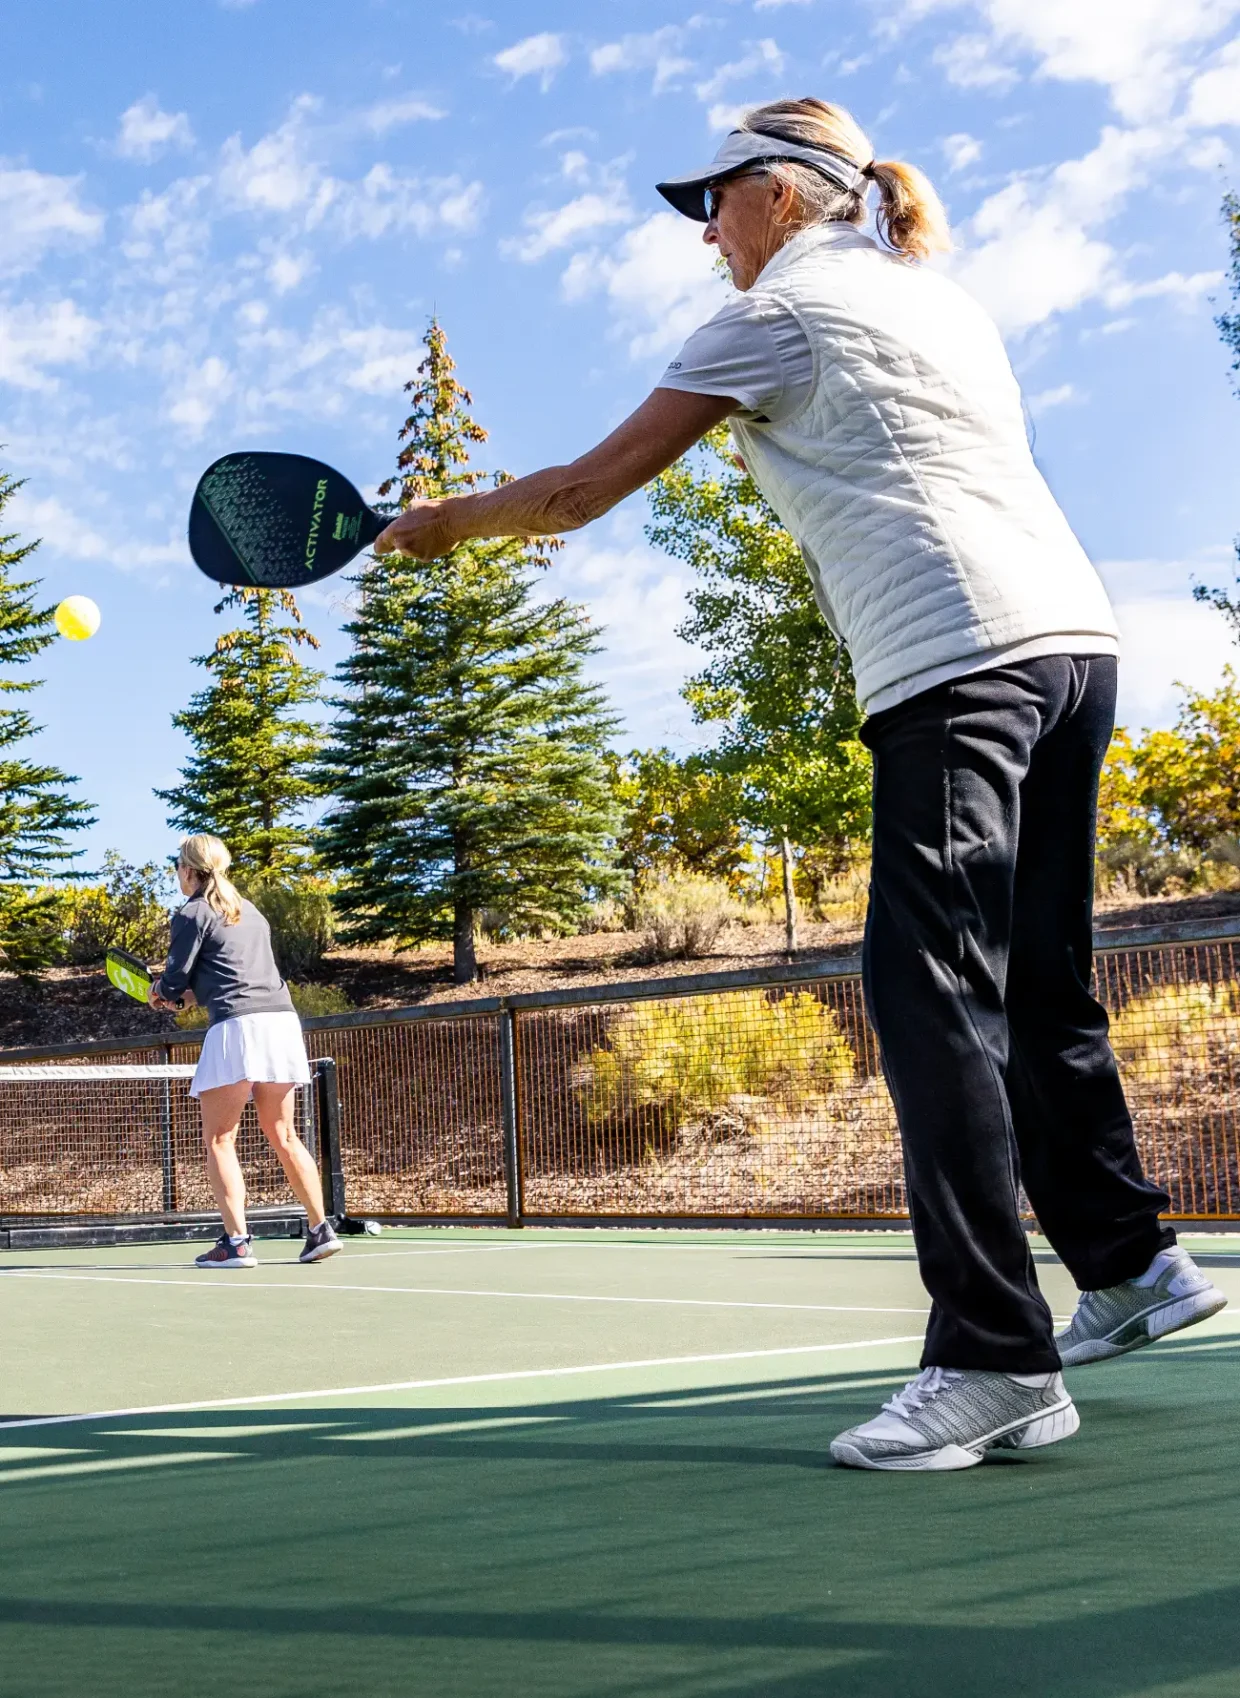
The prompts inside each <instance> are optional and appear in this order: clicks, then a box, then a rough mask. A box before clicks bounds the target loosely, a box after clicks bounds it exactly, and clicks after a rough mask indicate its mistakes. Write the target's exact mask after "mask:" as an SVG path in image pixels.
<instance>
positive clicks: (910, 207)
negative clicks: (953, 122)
mask: <svg viewBox="0 0 1240 1698" xmlns="http://www.w3.org/2000/svg"><path fill="white" fill-rule="evenodd" d="M739 127H740V128H741V129H742V130H747V131H749V132H751V133H752V134H754V135H759V136H774V137H775V138H776V139H777V140H779V141H789V142H800V143H801V144H802V146H808V147H825V148H830V150H831V152H832V153H838V154H842V155H843V157H844V158H845V159H847V160H850V161H851V162H852V164H854V165H855V166H856V167H857V169H858V170H859V171H861V172H862V173H863V174H864V176H865V177H866V178H868V179H869V180H870V181H871V182H873V183H874V184H875V186H876V187H877V189H878V193H879V206H878V210H877V212H876V214H875V222H876V224H877V225H878V233H879V235H880V237H881V238H882V240H883V241H884V242H885V243H886V244H887V246H888V247H889V248H891V249H892V251H893V252H895V253H898V254H903V255H904V256H905V258H906V259H925V258H927V256H928V255H930V254H932V253H946V252H947V250H948V249H949V248H950V247H951V245H952V240H951V231H950V230H949V228H948V224H947V214H946V213H945V212H944V211H943V203H942V202H941V201H940V200H939V197H938V195H937V194H936V193H935V192H934V188H933V186H932V184H931V182H930V179H929V178H928V177H927V176H925V174H924V173H923V172H921V171H919V170H918V169H917V167H916V166H915V165H904V164H901V163H900V162H899V161H898V160H892V159H885V160H881V161H880V160H877V159H875V157H874V150H873V149H872V148H871V146H870V141H869V137H868V136H867V135H866V133H865V131H864V130H863V129H862V128H861V126H860V124H858V122H857V120H856V119H855V118H854V117H853V115H852V113H851V112H849V111H848V110H847V109H846V108H845V107H843V106H832V105H830V104H829V103H828V102H827V101H825V100H815V99H814V98H813V96H812V95H807V96H806V98H805V99H804V100H772V101H770V102H769V103H768V104H767V105H766V106H755V107H754V108H753V110H752V111H750V112H746V113H745V115H744V117H743V118H741V119H740V125H739ZM764 169H765V170H766V171H768V172H769V173H770V174H771V175H772V176H773V177H776V178H777V179H779V180H780V181H782V182H786V183H788V185H789V186H790V187H791V188H794V189H795V190H796V192H797V194H798V196H799V197H800V201H801V206H802V210H803V212H804V213H805V215H806V216H805V222H806V223H807V224H823V223H831V222H837V221H842V222H843V223H845V224H862V223H864V221H865V185H864V184H863V185H862V186H861V188H859V189H842V188H840V186H839V185H838V184H837V183H832V182H829V181H828V180H827V178H826V177H824V176H822V174H821V173H820V172H818V171H815V170H814V168H813V166H812V165H802V164H799V163H798V162H797V161H796V160H792V159H781V160H775V161H772V162H771V163H770V164H768V165H766V166H765V167H764Z"/></svg>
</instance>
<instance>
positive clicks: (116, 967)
mask: <svg viewBox="0 0 1240 1698" xmlns="http://www.w3.org/2000/svg"><path fill="white" fill-rule="evenodd" d="M103 964H104V971H105V972H106V973H107V975H108V978H109V979H110V980H111V981H112V983H113V984H114V985H115V986H116V988H117V990H122V991H124V993H125V995H126V996H131V997H133V999H134V1001H135V1002H145V1001H146V999H147V997H148V996H149V995H150V990H151V986H152V985H153V984H154V982H155V980H154V978H153V976H152V974H151V971H150V969H149V967H148V966H147V964H146V962H145V961H139V960H138V957H137V956H136V955H131V954H130V953H129V951H128V950H127V949H109V950H108V952H107V954H106V955H105V956H104V958H103Z"/></svg>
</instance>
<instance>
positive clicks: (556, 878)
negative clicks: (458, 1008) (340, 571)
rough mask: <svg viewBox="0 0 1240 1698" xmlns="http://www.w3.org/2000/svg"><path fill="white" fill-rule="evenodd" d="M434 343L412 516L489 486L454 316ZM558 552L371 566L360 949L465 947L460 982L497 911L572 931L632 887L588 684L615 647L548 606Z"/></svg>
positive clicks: (343, 908)
mask: <svg viewBox="0 0 1240 1698" xmlns="http://www.w3.org/2000/svg"><path fill="white" fill-rule="evenodd" d="M425 346H426V349H427V354H426V358H425V359H424V361H423V362H422V364H421V366H420V367H419V368H418V378H417V379H416V380H415V381H414V382H413V383H411V384H409V385H408V388H409V389H410V390H412V392H413V398H412V408H411V412H410V415H409V417H408V418H407V419H406V421H405V424H404V426H403V428H402V430H401V432H400V437H401V441H402V443H403V444H404V446H403V447H402V449H401V452H400V455H399V458H398V462H397V468H398V469H397V475H396V477H394V478H392V479H390V480H389V481H388V483H386V484H384V485H383V486H381V493H382V494H385V495H386V494H390V493H392V492H393V491H398V492H399V502H398V503H397V504H393V505H402V506H403V505H407V504H408V503H409V502H410V501H411V500H414V499H417V498H427V497H440V496H447V495H453V494H459V493H461V492H462V491H463V490H467V489H469V488H472V487H473V486H474V485H475V484H477V483H478V482H479V481H480V480H481V479H482V477H483V474H482V473H481V472H478V471H474V470H471V469H469V466H468V460H469V449H470V445H471V444H474V443H478V442H481V441H483V440H484V438H485V432H483V430H482V429H481V427H480V426H479V425H477V424H476V423H475V422H474V420H473V419H472V418H471V417H470V415H469V412H468V407H469V405H470V397H469V395H468V393H467V391H465V390H464V389H463V388H462V387H461V386H460V384H459V383H457V381H456V380H455V378H454V377H453V376H452V373H453V370H454V367H453V362H452V360H451V358H450V357H449V355H448V351H447V345H446V341H445V338H444V334H443V331H442V329H441V328H440V326H439V325H438V324H437V323H432V324H431V326H430V328H429V330H428V331H427V334H426V337H425ZM496 481H502V479H501V478H497V480H496ZM389 510H391V507H389ZM549 546H552V544H550V543H549V542H548V541H547V540H546V539H544V540H543V542H542V543H541V544H540V543H538V542H535V543H532V544H531V543H525V542H520V541H517V540H514V539H511V538H505V539H501V540H497V541H484V542H471V543H466V544H463V545H461V546H460V547H458V548H456V549H454V550H453V551H452V553H451V554H450V555H449V556H448V557H447V558H446V559H443V560H437V561H434V562H431V563H430V564H424V563H422V562H420V561H416V560H412V559H406V558H400V557H390V556H389V557H387V558H385V559H372V560H370V561H368V562H367V564H366V565H365V566H364V567H363V568H362V570H361V572H360V574H359V575H358V578H357V580H356V582H357V584H358V589H359V592H360V593H359V601H360V611H359V612H358V615H357V617H356V618H355V619H354V620H353V621H352V622H351V623H350V624H349V625H348V626H347V627H346V629H347V631H348V633H349V635H350V637H351V638H352V641H353V647H352V652H351V654H350V655H349V657H348V658H347V659H346V660H345V661H344V663H343V664H342V666H341V667H340V669H339V671H338V673H337V678H338V681H339V683H340V685H341V686H342V692H343V693H342V695H341V696H340V698H339V699H338V700H337V701H336V702H335V703H334V705H335V707H336V708H337V710H338V718H337V721H336V723H335V726H334V728H333V734H332V740H331V743H330V746H329V747H328V749H327V751H326V753H325V755H324V758H323V762H322V766H321V773H322V782H323V785H324V788H325V789H327V790H328V791H330V792H331V794H332V795H333V796H334V798H335V801H334V803H333V806H332V807H331V809H330V811H329V812H328V814H327V815H326V817H325V818H324V820H323V821H322V824H321V828H320V833H319V836H318V845H319V853H320V855H321V858H322V861H323V863H324V864H325V865H326V866H328V867H330V868H331V869H332V870H333V871H334V872H335V873H336V874H337V875H338V878H339V883H338V887H337V891H336V896H335V902H336V906H337V910H338V912H339V913H340V915H341V916H342V919H343V922H344V929H345V931H346V933H347V935H348V936H349V937H350V938H354V939H358V940H361V941H366V942H371V941H383V940H388V941H392V942H394V943H396V944H397V945H398V946H399V947H408V946H410V945H413V944H416V943H421V942H424V941H430V940H433V939H442V938H448V937H451V938H452V940H453V944H454V955H455V963H454V970H455V975H456V978H457V981H458V982H466V981H468V980H470V979H472V978H473V977H475V976H476V972H477V963H476V957H475V932H476V929H477V925H478V921H479V917H480V916H481V914H482V913H483V911H484V910H490V911H492V918H493V920H494V919H495V917H496V916H500V917H502V920H501V921H496V923H502V924H503V925H504V926H505V927H506V928H507V929H508V930H509V931H511V932H514V933H525V934H529V933H545V932H560V931H566V930H570V929H572V928H573V927H574V926H575V925H577V924H578V923H579V922H580V921H581V920H582V919H583V918H584V916H585V914H586V912H587V909H588V907H589V904H590V903H591V901H593V900H594V899H596V898H597V897H599V896H601V895H606V894H607V893H608V892H609V891H611V890H614V889H617V888H619V887H620V886H621V885H622V883H623V879H622V875H620V874H619V873H618V872H617V870H616V868H615V865H614V851H613V849H612V847H611V839H612V836H613V834H614V831H615V828H616V825H617V823H618V821H617V815H616V807H615V803H614V801H613V799H612V795H611V790H610V786H609V784H608V781H607V771H606V767H605V762H604V756H605V751H606V746H607V741H608V738H609V736H610V734H611V732H612V731H613V729H614V727H615V721H614V720H613V718H612V716H611V715H610V713H609V712H608V711H607V710H606V707H605V705H604V700H603V697H602V694H601V692H600V691H599V690H598V689H596V688H594V687H593V686H592V685H590V684H588V683H587V682H586V680H585V677H584V666H585V663H586V661H587V660H588V659H589V658H590V656H591V655H593V654H594V653H595V652H596V650H597V642H596V639H595V633H594V631H593V630H592V629H591V627H590V625H589V623H588V621H587V619H586V617H585V615H584V614H583V612H582V610H581V609H580V608H579V607H575V606H573V605H572V604H571V603H569V602H566V601H562V600H555V601H544V600H535V598H534V594H533V589H534V569H535V568H536V567H537V566H539V565H541V564H545V561H546V549H547V547H549Z"/></svg>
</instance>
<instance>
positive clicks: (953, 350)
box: [732, 224, 1118, 713]
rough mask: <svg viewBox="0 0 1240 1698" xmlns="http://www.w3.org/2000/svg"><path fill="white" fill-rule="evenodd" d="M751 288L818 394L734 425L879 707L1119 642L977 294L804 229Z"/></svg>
mask: <svg viewBox="0 0 1240 1698" xmlns="http://www.w3.org/2000/svg"><path fill="white" fill-rule="evenodd" d="M749 293H750V297H751V298H754V299H770V300H773V301H777V302H779V303H781V304H782V305H783V306H785V307H787V308H788V309H790V310H791V311H792V312H793V313H795V315H796V317H797V318H798V320H799V321H800V323H801V325H802V326H803V328H804V330H805V333H806V335H807V336H808V337H809V341H810V346H811V348H812V350H813V355H814V385H813V388H812V390H811V391H810V394H809V397H808V399H807V400H806V401H805V403H804V405H803V406H802V407H800V408H799V409H798V410H797V412H796V413H795V414H793V415H792V416H791V417H790V418H788V419H784V420H781V421H780V422H779V423H778V424H772V423H763V422H760V421H758V420H756V419H754V417H753V416H752V415H751V416H747V417H745V418H736V419H734V420H733V421H732V433H733V436H734V437H735V440H736V443H737V446H738V448H739V450H740V452H741V454H742V456H743V457H744V459H745V463H746V464H747V466H748V467H749V470H750V472H751V474H752V475H753V478H754V481H755V482H756V483H757V485H758V487H759V488H760V489H761V491H762V493H763V494H764V495H765V496H766V498H767V500H768V501H769V502H770V504H771V506H772V507H773V508H774V509H775V511H776V513H778V515H779V517H780V519H781V521H782V522H783V524H784V525H785V526H786V527H787V529H788V530H789V531H790V532H791V533H792V535H793V536H794V537H795V538H796V540H797V542H798V543H800V545H801V548H802V550H803V552H804V554H805V558H806V564H807V566H808V567H809V571H810V575H811V578H812V579H813V583H814V593H815V596H816V598H817V600H818V604H819V606H820V607H821V609H822V612H823V614H824V616H825V618H826V619H827V621H828V623H829V624H830V625H831V627H832V629H833V630H834V631H835V632H836V633H837V635H838V636H839V637H841V638H842V639H843V641H844V642H845V644H846V645H847V647H848V652H849V655H850V657H851V659H852V665H853V671H854V674H855V676H856V680H857V694H858V697H859V699H860V701H861V705H862V706H863V707H864V708H865V709H866V710H867V711H868V712H871V713H874V712H878V711H880V710H881V709H883V708H887V707H892V706H894V705H896V704H897V703H898V702H902V701H905V700H907V699H908V697H910V696H913V695H916V694H917V693H918V692H919V691H920V690H923V689H927V688H929V687H930V686H931V685H932V684H937V683H940V682H943V681H944V680H946V679H948V678H951V677H956V676H960V675H963V674H964V673H967V672H970V671H976V670H978V669H979V668H980V667H984V666H987V665H999V664H1002V663H1003V662H1004V661H1008V660H1017V659H1025V658H1028V657H1030V656H1032V655H1035V654H1050V653H1076V654H1097V653H1104V654H1105V653H1111V654H1114V653H1115V652H1116V646H1117V645H1116V639H1117V635H1118V633H1117V631H1116V626H1115V618H1114V615H1113V614H1112V612H1111V607H1110V603H1109V602H1108V600H1107V595H1106V591H1105V590H1104V589H1103V587H1102V583H1101V580H1100V579H1099V577H1098V575H1097V573H1096V572H1095V571H1094V569H1093V566H1092V565H1091V564H1090V562H1089V560H1088V558H1087V557H1086V555H1085V552H1084V550H1083V549H1082V547H1081V545H1080V543H1079V542H1078V541H1077V539H1076V537H1075V536H1074V535H1073V533H1072V531H1071V529H1070V528H1069V525H1068V522H1067V520H1066V519H1065V518H1064V516H1063V514H1062V513H1061V512H1060V510H1059V507H1058V506H1057V505H1056V503H1055V499H1054V497H1053V496H1052V495H1051V492H1050V490H1049V489H1048V488H1047V487H1046V484H1045V482H1044V481H1043V478H1042V475H1041V473H1040V472H1039V471H1038V468H1037V467H1036V465H1035V464H1034V461H1033V456H1032V454H1031V453H1030V451H1029V445H1028V443H1027V441H1026V439H1025V426H1024V419H1023V416H1022V412H1021V404H1020V391H1019V389H1018V387H1017V383H1016V379H1015V377H1014V375H1013V373H1012V368H1011V366H1010V365H1009V363H1008V359H1007V355H1006V353H1005V352H1004V348H1003V343H1002V341H1001V340H1000V337H999V332H998V330H997V329H996V328H995V325H994V324H993V323H992V321H991V320H990V319H989V318H988V317H987V315H986V313H985V312H984V311H983V310H982V308H981V307H980V306H979V305H978V304H977V302H976V301H975V300H973V299H972V297H971V296H969V295H967V294H966V293H965V292H964V290H963V289H960V288H959V287H957V285H956V284H954V283H952V282H950V281H949V280H948V279H947V278H945V277H942V276H940V275H938V274H937V273H936V272H934V271H929V270H926V269H925V268H924V267H922V266H919V265H912V264H909V263H908V262H907V261H905V260H900V259H897V258H895V257H894V256H892V255H890V254H887V253H885V252H883V250H882V249H880V248H879V247H878V245H877V244H876V243H875V242H874V241H872V240H871V239H870V238H869V237H868V236H865V235H863V234H862V233H861V232H860V231H859V230H856V229H855V228H853V226H851V225H847V224H829V225H819V226H816V227H814V228H812V229H809V230H804V231H802V232H801V233H800V234H799V235H797V236H795V237H794V238H793V239H792V240H791V241H790V242H789V243H788V244H787V245H786V246H785V247H783V248H782V249H781V250H780V252H779V253H778V254H776V256H775V257H774V259H772V260H771V261H770V263H769V264H768V265H767V267H766V269H765V270H764V271H763V272H762V274H761V276H760V277H759V278H758V280H757V281H756V282H755V283H754V285H753V287H752V289H751V290H750V292H749Z"/></svg>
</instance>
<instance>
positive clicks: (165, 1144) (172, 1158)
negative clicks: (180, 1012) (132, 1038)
mask: <svg viewBox="0 0 1240 1698" xmlns="http://www.w3.org/2000/svg"><path fill="white" fill-rule="evenodd" d="M162 1047H163V1054H164V1064H165V1066H167V1067H171V1065H172V1045H171V1044H164V1045H163V1046H162ZM163 1085H164V1088H163V1093H162V1097H161V1100H160V1108H159V1131H160V1143H161V1148H162V1152H163V1155H162V1159H163V1170H164V1213H165V1214H166V1215H174V1214H175V1213H176V1212H177V1168H176V1153H175V1151H174V1149H173V1146H172V1081H171V1080H170V1079H167V1078H165V1079H164V1082H163Z"/></svg>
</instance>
